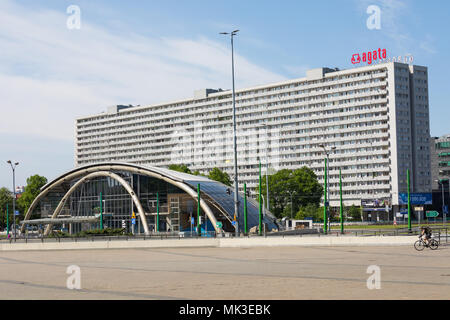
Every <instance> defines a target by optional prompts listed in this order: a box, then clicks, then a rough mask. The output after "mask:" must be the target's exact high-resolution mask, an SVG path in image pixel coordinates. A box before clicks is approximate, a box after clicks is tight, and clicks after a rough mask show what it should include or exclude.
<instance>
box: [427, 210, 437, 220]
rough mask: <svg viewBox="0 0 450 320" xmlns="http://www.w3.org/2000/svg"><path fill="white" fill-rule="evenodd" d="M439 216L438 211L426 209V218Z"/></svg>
mask: <svg viewBox="0 0 450 320" xmlns="http://www.w3.org/2000/svg"><path fill="white" fill-rule="evenodd" d="M437 216H439V212H437V211H427V218H436V217H437Z"/></svg>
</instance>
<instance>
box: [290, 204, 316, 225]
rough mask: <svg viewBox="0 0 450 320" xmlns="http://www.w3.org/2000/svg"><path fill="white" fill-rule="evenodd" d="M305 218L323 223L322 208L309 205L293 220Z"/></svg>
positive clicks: (302, 208) (301, 209)
mask: <svg viewBox="0 0 450 320" xmlns="http://www.w3.org/2000/svg"><path fill="white" fill-rule="evenodd" d="M306 218H312V219H313V221H318V222H319V221H323V207H320V206H317V205H315V204H313V203H309V204H307V205H306V206H304V207H301V208H300V210H299V211H298V212H297V214H296V215H295V219H298V220H305V219H306Z"/></svg>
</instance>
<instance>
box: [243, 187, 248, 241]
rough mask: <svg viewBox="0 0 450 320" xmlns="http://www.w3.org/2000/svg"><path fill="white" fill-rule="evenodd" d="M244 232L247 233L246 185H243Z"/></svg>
mask: <svg viewBox="0 0 450 320" xmlns="http://www.w3.org/2000/svg"><path fill="white" fill-rule="evenodd" d="M244 232H245V234H247V233H248V227H247V184H246V183H244Z"/></svg>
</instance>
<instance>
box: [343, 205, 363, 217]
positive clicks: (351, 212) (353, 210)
mask: <svg viewBox="0 0 450 320" xmlns="http://www.w3.org/2000/svg"><path fill="white" fill-rule="evenodd" d="M346 209H347V208H346ZM346 212H347V216H348V217H350V218H352V220H360V219H361V221H362V215H361V213H362V210H361V208H360V207H356V206H355V205H352V206H351V207H350V208H348V209H347V210H346Z"/></svg>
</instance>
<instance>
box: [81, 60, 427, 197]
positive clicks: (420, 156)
mask: <svg viewBox="0 0 450 320" xmlns="http://www.w3.org/2000/svg"><path fill="white" fill-rule="evenodd" d="M232 121H233V119H232V94H231V91H223V90H221V89H219V90H212V89H206V90H199V91H196V92H195V93H194V97H193V98H190V99H185V100H181V101H174V102H170V103H164V104H156V105H149V106H114V107H110V108H108V110H107V112H104V113H101V114H96V115H90V116H86V117H82V118H78V119H76V124H75V126H76V141H75V165H76V166H81V165H86V164H90V163H98V162H105V161H121V162H131V163H137V164H144V165H151V166H157V167H167V166H168V165H170V164H172V163H184V164H186V165H188V166H189V167H190V168H191V169H192V170H193V171H194V170H199V171H200V172H205V173H207V172H208V171H209V170H211V169H212V168H214V167H218V168H219V169H221V170H224V171H226V172H227V173H228V174H229V175H230V176H231V177H233V164H234V161H233V159H234V158H233V157H234V156H233V154H234V149H233V135H232V134H233V132H232V131H233V122H232ZM236 121H237V136H238V139H237V144H238V147H237V152H238V172H239V173H238V174H239V184H240V185H239V187H240V189H241V190H242V187H243V183H244V182H245V183H247V187H248V188H249V189H250V190H255V189H256V187H257V184H258V173H259V172H258V168H259V162H260V161H261V163H262V167H263V174H264V172H265V170H266V169H265V168H266V165H267V167H268V168H269V174H270V173H271V172H273V171H274V170H280V169H285V168H288V169H295V168H300V167H302V166H308V167H309V168H311V169H313V170H314V171H315V173H316V174H317V176H318V179H319V181H320V182H321V183H323V182H324V172H325V170H324V162H325V161H324V158H325V157H326V155H325V154H326V153H328V158H329V162H328V163H329V172H328V181H329V191H330V205H331V206H337V205H338V201H337V200H338V198H339V169H341V170H342V180H343V193H344V202H345V204H346V205H350V204H356V205H360V204H361V199H384V200H389V201H390V202H391V204H392V205H397V204H398V194H399V193H402V192H406V190H407V178H406V172H407V169H410V170H411V191H412V192H431V168H430V149H429V146H430V131H429V105H428V75H427V68H426V67H421V66H412V65H407V64H403V63H397V62H388V63H380V64H376V65H371V66H365V67H358V68H354V69H348V70H339V69H329V68H320V69H314V70H310V71H308V72H307V74H306V77H305V78H301V79H294V80H289V81H284V82H280V83H272V84H267V85H263V86H258V87H253V88H246V89H241V90H237V91H236Z"/></svg>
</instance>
